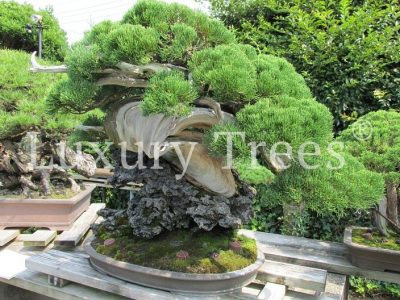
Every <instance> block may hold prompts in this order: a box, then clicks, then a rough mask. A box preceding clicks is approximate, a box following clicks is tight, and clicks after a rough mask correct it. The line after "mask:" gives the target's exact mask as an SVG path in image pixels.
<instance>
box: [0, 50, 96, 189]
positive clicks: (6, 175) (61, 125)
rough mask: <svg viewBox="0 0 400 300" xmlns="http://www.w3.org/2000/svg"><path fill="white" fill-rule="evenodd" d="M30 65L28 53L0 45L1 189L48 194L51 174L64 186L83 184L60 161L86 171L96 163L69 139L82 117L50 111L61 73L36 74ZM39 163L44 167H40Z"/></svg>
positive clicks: (76, 186) (82, 171)
mask: <svg viewBox="0 0 400 300" xmlns="http://www.w3.org/2000/svg"><path fill="white" fill-rule="evenodd" d="M28 69H29V54H27V53H25V52H22V51H15V50H0V187H1V194H9V193H16V194H20V193H21V189H22V194H24V195H25V196H29V195H30V194H31V193H32V192H37V193H39V194H41V195H44V196H47V195H49V194H51V193H52V192H53V191H54V187H53V186H52V184H51V179H52V178H54V179H56V178H58V179H60V180H61V182H60V184H61V186H68V185H70V186H72V189H73V190H74V191H78V190H79V185H78V184H77V183H76V182H75V181H74V180H73V179H72V177H71V176H70V174H69V173H68V171H67V170H65V168H62V167H61V165H60V163H61V161H60V160H63V161H64V162H65V163H66V164H68V165H73V169H74V170H75V171H77V172H80V173H82V174H85V175H91V174H93V173H94V170H95V168H96V166H95V163H94V159H93V158H92V157H91V156H88V155H86V154H83V153H76V152H75V151H73V150H72V149H71V148H70V147H69V146H68V145H67V144H66V142H65V139H66V137H67V136H68V135H69V133H70V132H71V131H72V130H73V128H74V127H75V126H76V125H77V124H79V123H80V122H81V119H82V118H83V116H73V115H71V114H69V115H68V114H52V115H49V114H48V113H47V112H46V104H45V98H46V97H45V95H46V94H47V93H48V91H49V89H51V86H52V84H49V82H55V81H57V80H59V79H60V78H61V76H59V75H57V74H35V75H32V74H30V73H29V71H28ZM40 166H41V167H40Z"/></svg>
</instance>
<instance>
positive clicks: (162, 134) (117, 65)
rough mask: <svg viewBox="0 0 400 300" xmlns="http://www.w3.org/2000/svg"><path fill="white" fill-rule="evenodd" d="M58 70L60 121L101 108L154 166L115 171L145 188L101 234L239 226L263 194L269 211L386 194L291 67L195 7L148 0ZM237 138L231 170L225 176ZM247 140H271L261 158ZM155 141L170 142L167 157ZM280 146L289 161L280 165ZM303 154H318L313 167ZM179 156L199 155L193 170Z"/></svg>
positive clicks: (98, 31)
mask: <svg viewBox="0 0 400 300" xmlns="http://www.w3.org/2000/svg"><path fill="white" fill-rule="evenodd" d="M39 69H40V68H39ZM41 69H46V68H45V67H43V68H41ZM52 70H53V71H54V72H60V71H65V72H67V73H68V77H67V78H65V79H63V80H62V81H61V82H60V83H59V84H57V86H56V87H55V88H54V89H53V90H52V92H51V93H50V96H49V97H48V105H49V107H50V109H51V110H52V111H53V112H54V113H60V112H74V113H85V112H87V111H91V110H92V109H95V108H101V109H102V110H104V111H105V112H107V117H106V119H105V123H104V126H105V129H106V132H107V134H108V136H109V137H110V139H111V140H112V141H113V142H114V143H115V144H119V145H123V146H125V147H126V149H127V150H129V151H131V152H139V153H140V150H143V152H144V159H143V162H142V163H143V167H144V168H142V169H139V168H132V169H129V170H127V169H124V168H123V162H122V161H123V160H126V159H127V160H128V162H129V163H130V165H132V164H135V163H136V162H137V161H138V160H139V159H140V155H135V154H133V153H131V152H128V153H125V154H126V155H125V156H122V158H121V159H120V161H119V163H118V165H117V166H116V168H115V176H114V178H113V179H112V182H113V183H115V184H123V183H126V182H130V181H134V182H138V183H141V184H143V187H142V188H141V189H140V190H139V191H136V192H134V193H133V195H132V196H133V197H132V198H131V199H130V201H129V203H128V207H127V208H126V209H124V210H119V211H111V210H105V211H103V212H101V214H102V215H103V216H104V217H105V221H104V223H103V224H102V225H100V226H98V227H97V233H96V235H97V237H98V238H100V237H101V235H102V234H104V231H106V232H108V233H111V234H112V235H113V236H112V237H118V236H119V235H126V234H127V232H130V234H131V235H134V236H139V237H145V238H154V237H156V236H157V235H159V234H160V233H162V232H164V231H173V230H176V229H182V228H191V229H193V230H199V229H201V230H206V231H211V230H212V229H214V228H217V227H224V228H236V227H240V226H242V225H244V224H246V223H248V222H249V220H250V218H251V216H252V200H253V199H254V197H255V194H256V193H257V196H256V197H259V198H260V199H261V201H262V202H265V203H272V202H274V203H279V204H281V205H286V204H288V205H294V206H297V207H300V208H301V207H307V208H310V209H313V210H315V211H317V212H319V213H324V212H330V211H336V212H342V211H344V210H345V209H347V208H349V207H355V208H367V207H370V206H372V205H374V204H375V203H376V202H378V201H379V199H380V198H381V196H382V194H383V179H382V176H381V175H380V174H378V173H375V172H373V171H370V170H367V169H366V168H365V167H364V166H363V165H362V164H361V163H360V162H359V161H357V159H355V158H354V157H353V156H351V155H350V154H346V153H341V152H340V151H338V150H337V149H336V148H335V147H333V146H332V145H331V143H332V142H333V134H332V131H333V129H332V115H331V114H330V112H329V110H328V109H327V108H326V107H325V106H324V105H322V104H319V103H318V102H317V101H316V100H315V99H314V98H313V96H312V94H311V92H310V90H309V88H308V87H307V85H306V84H305V81H304V79H303V77H302V76H301V75H300V74H298V73H297V72H296V71H295V69H294V67H293V66H292V65H291V64H290V63H288V62H287V61H286V60H285V59H281V58H278V57H275V56H267V55H260V54H258V53H257V51H256V49H254V48H253V47H251V46H249V45H243V44H239V43H237V42H236V40H235V37H234V35H233V33H232V32H230V31H229V30H228V29H227V28H225V27H224V26H223V24H222V23H221V22H219V21H217V20H214V19H211V18H209V17H208V16H207V15H205V14H203V13H200V12H195V11H192V10H190V9H189V8H187V7H186V6H182V5H179V4H166V3H163V2H159V1H139V2H138V3H137V4H136V5H135V6H134V7H133V8H132V9H130V10H129V11H128V12H127V13H126V14H125V16H124V17H123V19H122V20H121V21H119V22H110V21H105V22H102V23H100V24H97V25H96V26H94V27H93V29H92V30H91V31H90V32H88V33H87V34H86V35H85V37H84V38H83V40H82V41H80V42H79V43H77V44H76V45H75V46H74V47H73V48H72V49H71V51H70V52H69V53H68V54H67V57H66V66H62V67H50V68H47V70H46V71H52ZM227 133H231V134H232V135H231V137H232V140H233V146H232V152H233V162H232V167H233V168H231V169H229V168H224V166H225V164H226V163H228V162H229V159H228V152H229V151H227V144H228V142H229V135H227ZM237 133H243V136H242V135H240V134H239V135H238V134H237ZM138 142H142V145H141V146H140V147H139V145H138ZM249 142H255V143H260V142H264V143H265V144H264V145H263V146H260V147H256V149H255V148H253V151H252V150H251V148H250V146H249V145H248V143H249ZM282 142H285V143H287V144H289V145H290V147H291V150H292V151H286V150H287V149H285V146H286V144H285V143H282ZM154 143H165V147H163V148H162V149H158V150H159V151H158V152H159V154H160V156H161V158H160V159H158V158H159V157H158V155H157V153H156V152H157V151H156V149H155V146H154ZM174 143H175V144H174ZM176 143H179V148H177V147H175V146H176ZM196 143H197V144H196ZM193 144H196V146H195V147H194V148H193V149H191V146H192V145H193ZM315 144H318V147H319V150H318V149H313V147H314V146H315ZM274 147H275V150H276V152H278V153H280V152H286V153H285V154H283V155H279V156H278V157H275V156H274V155H272V154H271V150H272V149H274ZM305 148H306V149H305ZM310 149H311V150H310ZM302 151H303V152H308V151H310V152H313V151H314V152H315V155H311V156H307V157H304V161H303V160H302V158H299V157H300V156H299V155H298V153H299V152H302ZM179 154H183V156H184V157H186V158H187V157H189V155H191V156H190V159H189V160H188V161H187V166H186V167H187V168H184V167H183V165H182V162H181V161H180V159H179ZM252 154H253V159H252V156H251V155H252ZM339 156H340V157H343V160H344V164H341V161H340V159H339ZM155 163H159V166H161V167H162V169H157V168H152V167H153V166H154V164H155ZM305 163H306V164H308V165H312V166H317V168H314V167H312V168H304V167H303V166H304V164H305ZM289 165H290V166H289ZM288 166H289V167H288ZM183 169H184V170H185V173H184V175H185V176H184V177H183V178H182V179H180V180H177V177H176V176H178V178H181V177H180V175H179V174H182V171H183ZM254 187H255V188H254ZM288 226H289V225H288Z"/></svg>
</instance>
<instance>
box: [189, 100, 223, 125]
mask: <svg viewBox="0 0 400 300" xmlns="http://www.w3.org/2000/svg"><path fill="white" fill-rule="evenodd" d="M196 103H197V104H200V105H205V106H208V107H210V108H212V109H213V110H214V112H215V114H216V115H217V118H218V120H219V121H221V120H223V119H224V114H223V113H222V110H221V105H220V104H219V103H218V102H217V101H214V100H213V99H211V98H207V97H204V98H200V99H198V100H197V101H196Z"/></svg>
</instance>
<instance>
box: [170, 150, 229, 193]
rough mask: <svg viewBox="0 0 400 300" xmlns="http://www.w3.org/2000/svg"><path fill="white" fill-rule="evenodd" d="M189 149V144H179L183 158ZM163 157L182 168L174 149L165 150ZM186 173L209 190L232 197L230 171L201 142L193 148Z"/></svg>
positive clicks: (197, 183) (186, 156) (195, 182)
mask: <svg viewBox="0 0 400 300" xmlns="http://www.w3.org/2000/svg"><path fill="white" fill-rule="evenodd" d="M190 150H191V145H190V144H188V143H184V142H183V143H181V144H180V145H179V151H180V152H181V154H182V155H183V157H184V158H185V160H187V159H188V157H189V153H190ZM163 157H164V158H165V159H166V160H167V161H169V162H170V163H172V164H173V165H175V166H176V167H177V168H178V169H180V170H182V163H181V161H180V160H179V157H178V155H177V153H176V152H175V150H173V151H169V152H167V153H166V154H165V155H164V156H163ZM186 174H187V175H186V179H187V180H189V181H190V182H192V183H193V184H194V185H197V186H199V185H200V186H201V187H202V188H204V189H205V190H207V191H209V192H212V193H215V194H218V195H223V196H226V197H232V196H233V195H234V194H235V192H236V183H235V179H234V177H233V174H232V171H231V170H230V169H225V168H224V161H223V160H222V159H219V158H215V157H211V156H210V155H209V154H208V152H207V148H206V147H205V146H204V145H203V144H197V145H196V146H195V147H194V148H193V152H192V155H191V158H190V163H189V164H188V166H187V170H186Z"/></svg>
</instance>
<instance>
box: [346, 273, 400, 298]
mask: <svg viewBox="0 0 400 300" xmlns="http://www.w3.org/2000/svg"><path fill="white" fill-rule="evenodd" d="M350 289H351V290H352V291H353V292H355V293H356V294H358V295H361V296H362V297H372V298H375V297H383V296H389V297H393V298H392V299H399V298H400V285H398V284H395V283H389V282H384V281H377V280H369V279H366V278H362V277H354V276H350Z"/></svg>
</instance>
